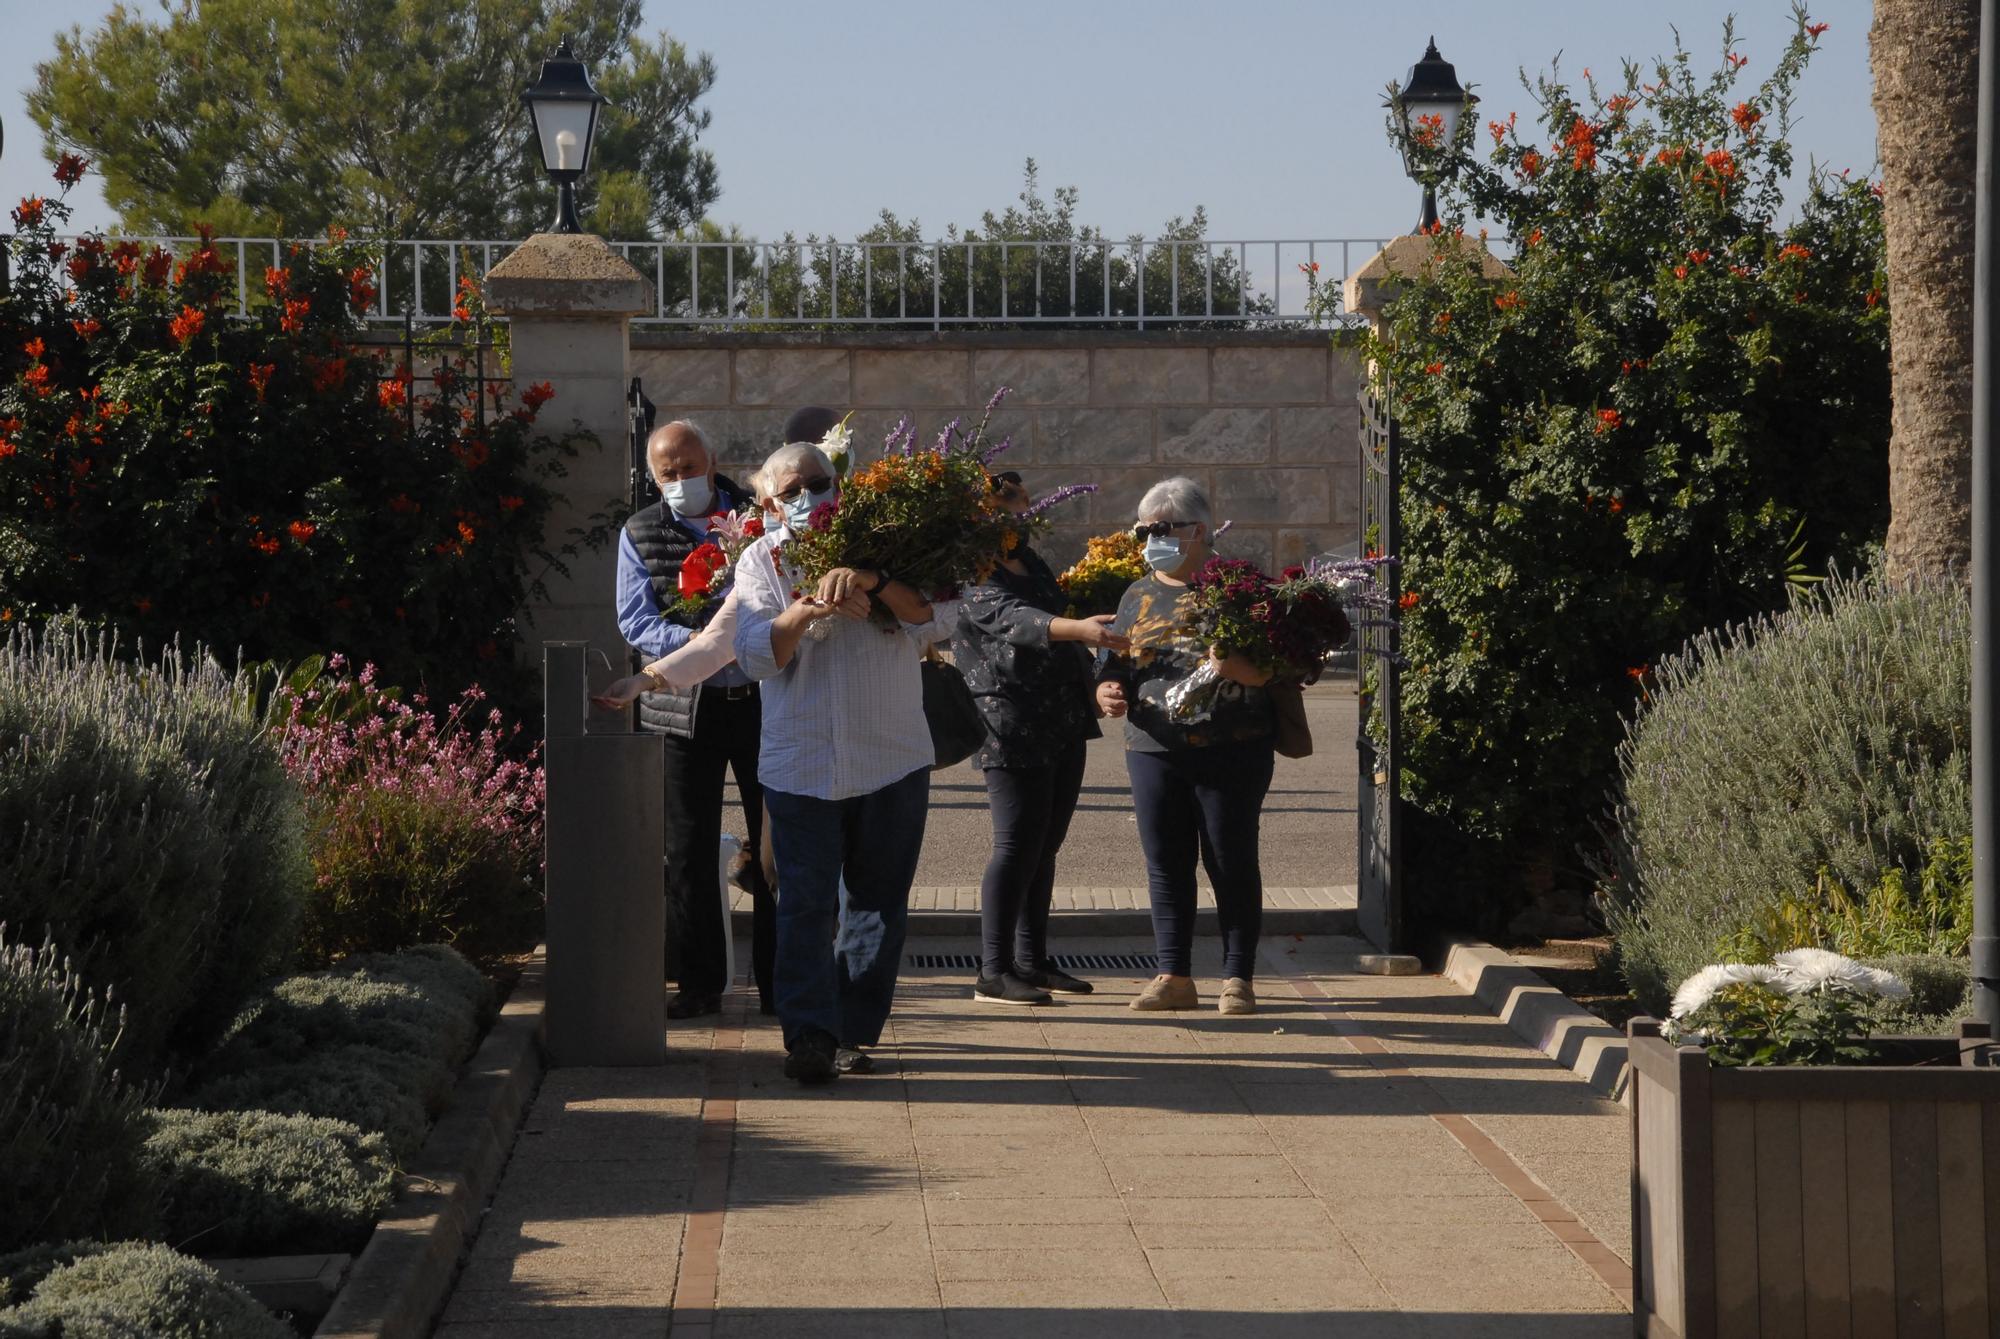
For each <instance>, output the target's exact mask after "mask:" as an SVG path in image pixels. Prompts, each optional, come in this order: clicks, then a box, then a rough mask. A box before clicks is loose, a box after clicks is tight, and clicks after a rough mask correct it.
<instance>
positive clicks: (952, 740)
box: [918, 649, 986, 771]
mask: <svg viewBox="0 0 2000 1339" xmlns="http://www.w3.org/2000/svg"><path fill="white" fill-rule="evenodd" d="M918 668H919V669H920V670H921V671H922V672H923V676H924V719H925V720H926V721H928V722H930V727H931V750H932V752H934V753H935V754H936V755H937V761H936V762H934V763H932V764H931V768H932V770H934V771H935V770H936V769H937V768H940V767H950V766H952V765H954V764H956V763H962V762H964V761H965V760H966V759H967V758H970V757H971V756H972V755H973V753H974V752H975V751H977V749H978V748H979V746H980V745H981V744H983V743H985V742H986V718H985V717H983V716H981V715H980V714H979V704H978V703H976V702H974V701H973V700H972V690H971V689H970V688H967V687H966V686H965V676H964V675H963V674H960V673H959V672H958V666H956V665H950V664H947V663H945V661H944V660H942V659H941V658H940V657H939V656H938V654H937V652H936V651H934V650H929V649H926V650H925V652H924V658H923V660H922V661H921V662H920V663H919V665H918Z"/></svg>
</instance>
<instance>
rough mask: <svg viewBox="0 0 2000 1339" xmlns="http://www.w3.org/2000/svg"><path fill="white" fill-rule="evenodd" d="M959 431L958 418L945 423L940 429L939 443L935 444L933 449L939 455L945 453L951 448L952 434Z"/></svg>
mask: <svg viewBox="0 0 2000 1339" xmlns="http://www.w3.org/2000/svg"><path fill="white" fill-rule="evenodd" d="M957 431H958V420H957V419H953V420H952V421H951V422H949V423H947V424H945V425H944V428H943V430H942V431H940V432H939V433H938V435H937V445H936V446H933V447H932V448H931V450H933V451H935V452H936V453H937V454H939V455H943V454H945V453H946V452H947V451H949V450H951V437H952V434H953V433H955V432H957Z"/></svg>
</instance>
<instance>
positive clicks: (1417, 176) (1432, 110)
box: [1389, 37, 1479, 232]
mask: <svg viewBox="0 0 2000 1339" xmlns="http://www.w3.org/2000/svg"><path fill="white" fill-rule="evenodd" d="M1478 101H1479V99H1478V98H1477V97H1476V96H1474V95H1473V94H1471V93H1468V92H1466V91H1465V89H1463V88H1461V87H1460V86H1459V83H1458V71H1457V70H1455V69H1454V68H1453V67H1452V64H1451V62H1450V61H1448V60H1446V59H1445V58H1444V57H1443V56H1440V55H1439V54H1438V47H1437V38H1435V37H1433V38H1431V39H1430V44H1429V45H1428V46H1426V47H1425V48H1424V58H1423V59H1422V60H1420V61H1418V62H1417V63H1416V64H1415V65H1412V66H1411V67H1410V73H1409V76H1408V77H1407V78H1406V79H1404V81H1403V86H1402V88H1400V89H1398V90H1397V91H1396V96H1395V99H1394V100H1393V101H1392V102H1391V103H1390V104H1389V105H1390V106H1391V107H1394V108H1396V109H1398V110H1399V111H1400V113H1401V115H1402V118H1403V134H1402V137H1401V139H1400V140H1399V141H1398V143H1397V147H1398V148H1399V149H1401V150H1402V154H1403V171H1404V172H1405V173H1407V174H1408V176H1409V178H1410V180H1411V181H1414V182H1417V183H1419V184H1421V185H1422V186H1423V188H1424V212H1423V217H1422V218H1420V219H1418V220H1417V231H1418V232H1428V231H1429V230H1430V229H1431V228H1432V227H1434V226H1436V224H1437V221H1438V207H1437V183H1436V182H1435V181H1433V180H1431V179H1430V176H1429V174H1428V173H1427V172H1425V171H1424V170H1423V167H1422V165H1421V164H1420V163H1419V162H1418V159H1417V156H1416V154H1415V153H1413V152H1412V150H1413V149H1414V147H1415V146H1416V144H1417V143H1418V139H1417V137H1418V136H1419V135H1421V134H1423V133H1424V132H1425V131H1426V130H1431V131H1432V132H1433V134H1434V139H1432V140H1431V142H1434V143H1437V144H1441V145H1442V144H1450V143H1451V141H1452V137H1453V136H1454V135H1456V134H1457V133H1458V120H1459V117H1461V116H1463V115H1464V114H1465V112H1466V111H1467V110H1468V109H1469V108H1471V106H1472V105H1473V104H1474V103H1476V102H1478ZM1428 117H1435V118H1437V119H1436V120H1435V121H1433V122H1430V123H1429V124H1428V125H1427V124H1426V122H1425V120H1424V118H1428Z"/></svg>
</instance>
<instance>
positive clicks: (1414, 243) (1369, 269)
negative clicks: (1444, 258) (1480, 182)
mask: <svg viewBox="0 0 2000 1339" xmlns="http://www.w3.org/2000/svg"><path fill="white" fill-rule="evenodd" d="M1457 242H1458V250H1459V252H1460V254H1462V255H1464V256H1465V257H1466V259H1467V260H1469V261H1472V262H1473V263H1475V264H1477V265H1478V266H1479V274H1480V277H1481V278H1483V279H1485V280H1487V281H1488V282H1489V283H1492V282H1497V281H1499V280H1501V279H1506V278H1509V277H1510V276H1512V274H1513V273H1514V271H1513V269H1512V267H1510V266H1509V265H1508V264H1507V263H1506V262H1505V261H1503V260H1501V259H1500V258H1499V257H1498V256H1496V255H1494V254H1493V253H1492V252H1491V251H1488V250H1487V249H1486V243H1484V242H1482V241H1480V240H1479V239H1478V238H1476V237H1460V238H1458V239H1457ZM1436 263H1437V239H1436V238H1434V237H1426V236H1424V235H1422V234H1421V233H1409V234H1406V235H1404V236H1402V237H1398V238H1396V239H1395V240H1394V241H1392V242H1390V243H1389V245H1387V246H1385V247H1383V248H1382V249H1381V250H1380V251H1377V252H1376V253H1375V254H1374V255H1372V256H1370V257H1369V258H1368V259H1367V260H1366V261H1365V262H1363V264H1362V265H1361V268H1359V269H1357V270H1356V271H1355V272H1354V273H1352V274H1350V275H1348V276H1347V280H1346V282H1345V283H1344V284H1343V285H1342V286H1341V298H1342V300H1343V301H1344V302H1345V304H1346V307H1347V310H1348V311H1350V312H1354V313H1356V314H1357V315H1361V316H1366V317H1367V318H1368V319H1369V320H1370V321H1378V320H1379V319H1380V317H1381V315H1382V308H1383V306H1384V305H1385V304H1386V303H1387V302H1388V300H1389V297H1390V296H1391V290H1393V289H1394V287H1395V285H1396V284H1397V283H1398V282H1399V281H1400V280H1403V279H1407V278H1410V277H1412V276H1414V275H1419V274H1422V273H1423V272H1424V271H1425V270H1427V269H1429V268H1430V267H1431V266H1432V265H1434V264H1436Z"/></svg>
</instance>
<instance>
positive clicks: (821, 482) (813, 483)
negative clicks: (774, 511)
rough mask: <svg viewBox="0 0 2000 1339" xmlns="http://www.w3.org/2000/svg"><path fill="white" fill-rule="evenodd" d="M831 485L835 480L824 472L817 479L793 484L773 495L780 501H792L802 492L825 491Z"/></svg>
mask: <svg viewBox="0 0 2000 1339" xmlns="http://www.w3.org/2000/svg"><path fill="white" fill-rule="evenodd" d="M831 487H833V480H831V479H829V478H827V477H826V476H825V475H824V474H822V475H820V476H819V478H817V479H807V480H805V481H804V482H802V483H796V484H793V485H792V486H791V487H790V488H787V489H786V490H785V491H784V492H782V493H773V494H772V496H773V497H775V498H777V500H778V501H780V502H790V501H791V500H792V499H793V498H795V497H797V496H798V495H799V494H801V493H824V492H825V491H826V490H827V489H829V488H831Z"/></svg>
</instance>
